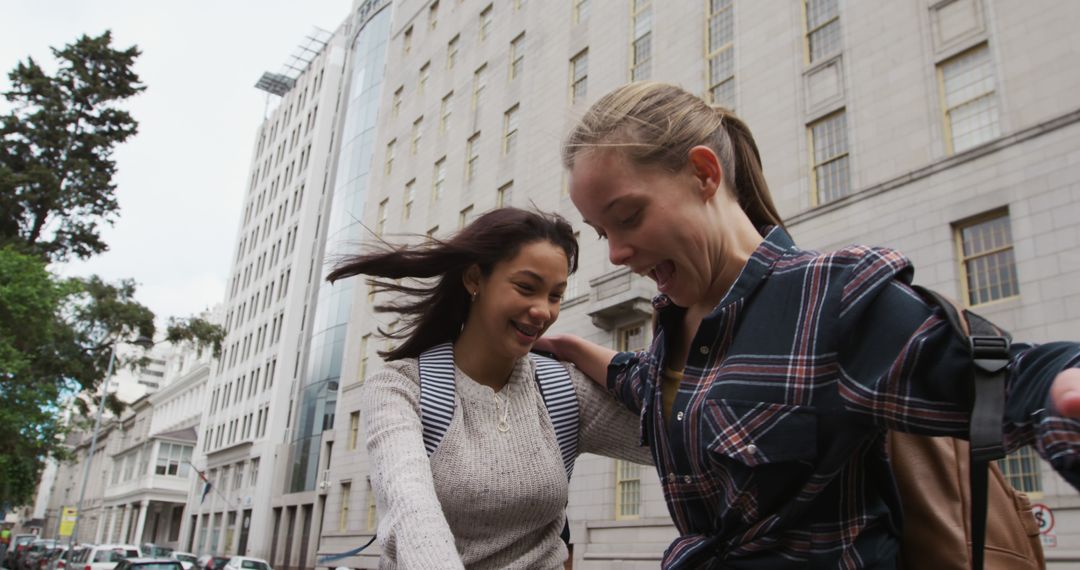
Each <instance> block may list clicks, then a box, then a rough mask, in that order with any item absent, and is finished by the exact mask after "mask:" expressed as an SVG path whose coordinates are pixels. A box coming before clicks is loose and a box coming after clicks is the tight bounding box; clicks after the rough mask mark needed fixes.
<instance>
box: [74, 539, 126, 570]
mask: <svg viewBox="0 0 1080 570" xmlns="http://www.w3.org/2000/svg"><path fill="white" fill-rule="evenodd" d="M127 558H142V552H141V551H140V550H139V547H138V546H135V545H134V544H98V545H96V546H93V547H91V548H90V549H89V550H88V551H87V553H86V556H85V557H84V559H83V561H82V562H81V563H80V564H79V566H81V568H79V567H78V566H76V568H77V569H78V570H113V568H115V567H116V565H117V563H119V562H120V561H121V560H124V559H127ZM72 570H75V569H72Z"/></svg>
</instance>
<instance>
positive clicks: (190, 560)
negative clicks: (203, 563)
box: [168, 550, 199, 570]
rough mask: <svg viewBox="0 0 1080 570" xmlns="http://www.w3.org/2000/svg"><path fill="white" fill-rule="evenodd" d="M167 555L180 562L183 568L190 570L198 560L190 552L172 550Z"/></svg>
mask: <svg viewBox="0 0 1080 570" xmlns="http://www.w3.org/2000/svg"><path fill="white" fill-rule="evenodd" d="M168 557H169V558H172V559H173V560H176V561H178V562H180V565H181V566H183V567H184V570H192V569H193V568H195V565H196V564H198V562H199V559H198V558H197V557H196V556H195V555H194V554H192V553H190V552H177V551H175V550H174V551H173V552H172V553H171V554H169V556H168Z"/></svg>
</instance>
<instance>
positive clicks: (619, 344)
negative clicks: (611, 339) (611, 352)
mask: <svg viewBox="0 0 1080 570" xmlns="http://www.w3.org/2000/svg"><path fill="white" fill-rule="evenodd" d="M647 348H649V337H648V328H646V326H645V323H644V322H638V323H634V324H632V325H627V326H624V327H619V328H618V329H617V330H616V331H615V350H617V351H619V352H641V351H643V350H646V349H647Z"/></svg>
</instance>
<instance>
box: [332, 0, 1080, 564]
mask: <svg viewBox="0 0 1080 570" xmlns="http://www.w3.org/2000/svg"><path fill="white" fill-rule="evenodd" d="M1078 16H1080V6H1074V5H1072V4H1068V3H1058V4H1054V5H1053V6H1045V5H1041V6H1036V5H1029V4H1021V3H1015V2H1004V1H1000V0H918V1H916V2H901V3H895V2H886V1H884V0H874V1H869V2H858V3H856V2H844V1H840V0H805V1H792V2H787V3H781V5H779V6H777V5H774V4H773V3H751V2H739V1H738V0H709V1H700V2H673V3H672V2H668V3H660V2H653V1H650V0H627V1H617V2H597V1H590V0H565V1H563V2H537V1H535V0H505V1H491V0H460V1H459V0H441V1H432V0H402V1H398V2H395V3H394V6H393V21H392V24H391V32H390V36H391V37H390V44H389V50H388V55H387V65H386V75H385V77H384V89H383V90H382V96H381V103H380V107H381V109H382V111H381V112H380V113H379V127H378V134H377V136H376V138H375V140H374V149H375V151H374V152H375V164H376V168H374V169H373V174H372V180H371V183H370V191H369V192H368V194H367V207H366V209H365V210H364V217H363V220H364V222H365V224H366V225H367V226H368V227H369V228H371V229H372V231H373V232H374V233H375V234H378V235H380V236H383V237H386V238H388V239H390V240H391V241H394V240H405V239H414V238H412V237H404V236H403V234H410V235H414V236H415V235H419V236H423V235H425V234H426V235H432V236H444V235H447V234H449V233H451V232H453V231H455V230H457V229H458V228H460V227H462V226H463V225H464V224H466V223H468V222H469V221H470V220H471V219H472V218H473V217H474V216H475V215H476V214H477V213H479V212H482V211H485V210H487V209H490V208H494V207H498V206H503V205H515V206H524V207H530V206H533V205H535V206H536V207H539V208H542V209H545V210H551V211H557V212H560V213H562V214H563V215H565V216H566V217H567V218H568V219H570V220H571V221H572V222H574V223H575V224H576V225H580V216H579V215H578V214H577V213H576V211H575V210H574V209H573V206H572V204H570V202H569V199H568V197H567V188H566V176H565V174H564V173H563V169H562V166H561V163H560V157H559V152H560V142H561V140H562V138H563V137H564V136H565V134H566V133H567V132H568V130H569V129H570V128H571V126H572V125H573V124H574V122H575V121H576V120H577V118H579V117H580V116H581V115H582V113H584V111H585V109H587V107H588V105H589V104H591V103H592V102H594V101H595V100H596V99H597V98H598V97H600V96H601V95H602V94H604V93H606V92H607V91H609V90H611V89H613V88H615V87H617V86H619V85H622V84H624V83H626V82H628V81H632V80H639V79H653V80H661V81H666V82H672V83H676V84H679V85H682V86H683V87H685V88H687V89H688V90H690V91H692V92H695V93H698V94H700V95H702V96H703V97H706V98H707V99H709V100H710V101H712V102H713V103H715V104H718V105H723V106H727V107H730V108H733V109H734V110H735V111H736V113H737V114H738V115H740V116H741V117H742V118H743V119H745V120H746V122H747V123H748V124H749V126H750V127H751V129H752V130H753V132H754V134H755V137H756V139H757V142H758V145H759V147H760V150H761V153H762V156H763V161H764V167H765V173H766V177H767V179H768V181H769V185H770V188H771V190H772V194H773V197H774V199H775V201H776V203H777V206H778V207H779V209H780V212H781V214H782V216H783V217H784V218H785V220H786V221H787V226H788V229H789V230H790V232H791V233H792V235H793V237H794V238H795V239H796V241H797V242H798V243H799V244H800V245H801V246H802V247H804V248H807V249H823V250H825V249H830V248H835V247H838V246H842V245H845V244H849V243H866V244H872V245H883V246H888V247H893V248H896V249H898V250H900V251H903V252H905V253H906V254H907V255H908V256H910V258H911V259H912V260H913V262H914V264H915V267H916V268H917V271H916V276H915V280H916V282H917V283H919V284H922V285H925V286H928V287H931V288H934V289H937V290H939V291H942V292H944V293H945V294H947V295H949V296H952V297H954V298H957V299H960V300H962V301H963V302H964V303H966V304H967V305H969V306H971V307H972V308H973V309H974V310H976V311H977V312H979V313H981V314H984V315H985V316H987V317H989V318H991V319H992V320H994V321H995V322H997V323H999V324H1000V325H1002V326H1004V327H1006V328H1008V329H1009V330H1011V331H1012V332H1013V334H1014V335H1015V337H1016V338H1017V339H1022V340H1027V341H1034V342H1044V341H1049V340H1054V339H1077V338H1080V325H1077V319H1076V317H1077V314H1076V313H1077V311H1078V310H1080V281H1078V280H1077V279H1076V277H1077V276H1078V272H1080V257H1078V255H1077V254H1076V252H1075V251H1074V250H1075V249H1076V245H1077V240H1078V239H1080V235H1078V231H1080V229H1078V228H1080V226H1078V224H1077V222H1076V220H1077V219H1078V217H1080V216H1078V214H1080V122H1078V121H1080V104H1078V103H1077V101H1076V99H1075V97H1073V96H1072V95H1071V94H1072V93H1074V92H1075V89H1076V87H1078V86H1080V74H1077V73H1075V72H1074V71H1073V69H1072V68H1073V61H1074V59H1075V57H1074V56H1075V55H1076V47H1075V46H1076V43H1075V41H1072V38H1073V34H1072V32H1071V30H1070V27H1069V24H1068V22H1073V21H1076V20H1077V17H1078ZM1033 30H1039V33H1037V34H1036V33H1032V31H1033ZM589 237H590V232H589V230H586V231H585V232H583V233H582V238H583V239H582V240H581V244H582V261H581V269H580V271H579V272H578V274H577V275H576V276H574V277H573V278H572V280H571V284H570V287H569V289H568V291H567V294H566V296H565V300H564V303H563V307H562V312H561V316H560V320H559V322H558V323H557V324H556V325H555V327H554V328H553V330H554V331H560V332H573V333H576V334H579V335H582V336H584V337H586V338H589V339H591V340H593V341H596V342H599V343H601V344H606V345H608V346H611V347H613V348H616V349H636V348H642V347H644V346H647V344H648V342H649V340H650V338H649V337H650V331H649V318H650V312H651V309H650V305H649V299H650V298H651V296H652V295H653V291H654V288H653V285H652V283H649V282H647V281H645V280H642V279H641V278H639V277H637V276H634V275H632V274H631V273H630V272H629V271H628V270H626V269H624V268H619V267H616V266H613V265H612V264H611V263H610V262H609V260H608V258H607V252H606V244H604V243H603V242H600V241H596V240H592V239H588V238H589ZM354 291H355V292H354V299H353V303H352V315H353V316H352V321H351V324H350V327H349V330H348V334H347V336H346V339H345V346H347V347H349V348H348V350H346V351H345V354H344V364H343V366H342V369H341V376H340V378H341V380H340V393H339V395H338V400H337V412H336V418H337V421H336V422H335V423H334V432H333V440H334V441H335V442H336V446H335V447H334V452H333V456H332V460H331V462H330V468H329V471H328V473H327V476H326V487H327V495H326V510H325V514H324V516H323V525H324V532H323V542H322V546H321V547H320V552H321V553H332V552H343V551H345V550H347V549H348V548H351V547H354V546H358V545H359V544H363V542H366V539H367V538H369V537H370V536H371V535H372V533H373V532H374V528H375V522H376V520H377V517H378V513H376V512H375V510H374V501H373V500H372V498H371V487H370V483H368V480H367V476H366V473H367V469H368V465H367V463H366V461H367V460H366V455H365V452H364V445H363V441H364V434H363V433H362V430H360V429H359V426H360V424H361V423H362V422H360V418H359V416H358V410H359V408H360V406H359V402H358V399H357V398H358V395H357V391H356V390H355V388H356V387H357V386H358V385H359V384H360V383H362V381H363V378H364V377H365V376H366V374H367V373H369V372H370V371H372V370H373V369H374V368H375V367H377V366H379V360H378V357H377V356H376V354H375V351H376V350H379V349H383V348H386V347H387V341H386V340H384V339H382V338H380V337H379V335H378V333H377V328H378V327H383V328H389V329H391V330H392V329H393V328H394V326H395V323H394V322H393V321H392V318H389V317H387V316H386V315H382V314H375V313H374V312H373V311H372V308H371V307H372V304H373V302H378V301H380V300H381V299H380V298H379V297H378V296H374V297H372V296H371V295H370V294H369V291H368V290H367V288H366V286H365V285H362V284H361V283H359V282H358V283H356V284H355V285H354ZM1004 468H1005V471H1006V472H1007V473H1008V474H1009V476H1010V478H1011V480H1012V481H1013V483H1014V485H1016V486H1017V487H1019V488H1021V489H1023V490H1025V491H1027V492H1028V493H1029V494H1030V495H1031V496H1032V497H1033V499H1034V501H1035V502H1037V503H1040V504H1041V505H1043V506H1044V507H1045V508H1046V509H1048V510H1049V511H1051V512H1052V514H1053V517H1054V519H1055V524H1054V526H1053V528H1050V529H1048V530H1047V532H1046V534H1045V535H1044V538H1043V540H1044V544H1045V551H1046V554H1047V557H1048V559H1049V561H1050V564H1051V567H1054V566H1055V565H1057V566H1061V567H1065V566H1067V565H1069V564H1071V563H1075V562H1076V561H1077V560H1080V536H1077V534H1078V533H1080V522H1078V521H1077V517H1078V516H1080V501H1078V500H1077V499H1076V494H1075V491H1073V490H1072V489H1071V488H1070V487H1068V485H1067V484H1065V483H1064V481H1063V480H1062V479H1061V478H1060V477H1058V476H1057V475H1056V474H1054V473H1053V471H1052V470H1051V469H1050V468H1049V466H1048V465H1046V464H1045V463H1043V462H1041V460H1038V459H1037V458H1035V457H1034V456H1033V455H1032V453H1031V451H1030V450H1029V449H1025V450H1021V451H1019V452H1017V453H1016V454H1014V455H1013V456H1011V457H1010V458H1009V459H1008V460H1006V461H1005V462H1004ZM568 514H569V518H570V521H571V529H572V537H573V538H572V541H573V547H574V548H573V565H574V566H575V567H580V568H655V567H656V566H657V564H658V562H659V560H660V556H661V553H662V552H663V550H664V548H665V547H666V546H667V544H668V543H669V542H670V540H671V538H672V537H673V536H674V535H675V530H674V528H673V526H672V525H671V521H670V518H669V516H668V514H667V510H666V507H665V504H664V501H663V497H662V494H661V490H660V487H659V484H658V482H657V480H656V477H655V475H654V472H653V471H652V470H651V469H650V468H647V467H638V466H635V465H632V464H625V463H622V462H618V461H615V460H610V459H604V458H598V457H585V458H582V460H580V461H579V462H578V466H577V468H576V470H575V476H574V481H573V482H572V483H571V499H570V504H569V507H568ZM335 529H336V530H335ZM377 554H378V552H377V550H376V549H375V547H372V548H371V549H369V550H368V551H365V553H364V554H362V555H359V556H355V557H351V558H347V559H345V560H343V561H341V562H340V563H341V564H346V565H348V566H353V567H374V566H375V563H376V561H377Z"/></svg>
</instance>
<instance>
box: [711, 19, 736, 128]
mask: <svg viewBox="0 0 1080 570" xmlns="http://www.w3.org/2000/svg"><path fill="white" fill-rule="evenodd" d="M732 4H733V0H709V16H708V23H707V24H706V26H707V27H708V29H707V30H706V32H705V53H706V54H707V56H706V57H707V59H708V74H709V82H708V93H709V101H710V102H711V103H712V104H713V105H720V106H723V107H727V108H728V109H733V108H734V107H735V48H734V47H733V46H734V45H735V17H734V14H733V9H732Z"/></svg>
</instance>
